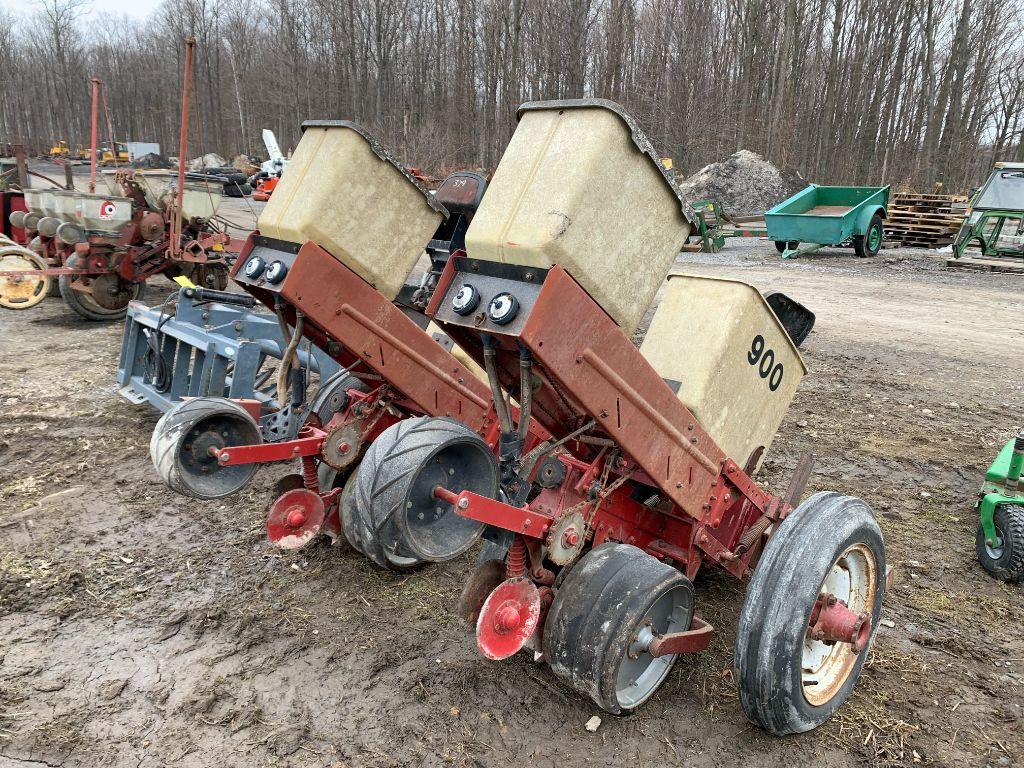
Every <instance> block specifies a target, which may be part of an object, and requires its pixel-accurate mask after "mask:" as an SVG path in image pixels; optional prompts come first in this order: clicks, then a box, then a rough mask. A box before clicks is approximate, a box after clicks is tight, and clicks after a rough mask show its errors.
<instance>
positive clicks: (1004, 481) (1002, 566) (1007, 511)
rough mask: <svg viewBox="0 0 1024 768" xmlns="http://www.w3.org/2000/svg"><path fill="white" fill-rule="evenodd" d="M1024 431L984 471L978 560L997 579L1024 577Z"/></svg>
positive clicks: (980, 502)
mask: <svg viewBox="0 0 1024 768" xmlns="http://www.w3.org/2000/svg"><path fill="white" fill-rule="evenodd" d="M1022 469H1024V432H1021V434H1020V435H1018V436H1017V437H1016V438H1014V439H1013V440H1010V442H1008V443H1007V444H1006V445H1004V446H1003V450H1001V451H1000V452H999V455H998V456H997V457H996V460H995V461H994V462H992V466H991V467H989V468H988V472H986V473H985V482H984V483H982V485H981V492H980V493H979V494H978V502H977V504H976V505H975V507H976V509H977V510H978V517H979V518H980V522H979V523H978V541H977V549H978V560H979V562H981V565H982V567H984V569H985V570H986V571H988V572H989V573H990V574H992V575H993V576H995V577H996V578H997V579H1003V580H1004V581H1021V580H1022V579H1024V486H1022V485H1021V482H1020V476H1021V470H1022Z"/></svg>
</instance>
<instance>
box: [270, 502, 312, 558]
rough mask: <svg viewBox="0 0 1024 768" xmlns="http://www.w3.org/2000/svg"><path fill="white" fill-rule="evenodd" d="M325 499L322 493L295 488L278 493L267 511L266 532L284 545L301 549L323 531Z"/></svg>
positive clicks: (288, 547)
mask: <svg viewBox="0 0 1024 768" xmlns="http://www.w3.org/2000/svg"><path fill="white" fill-rule="evenodd" d="M323 524H324V502H323V499H321V498H320V496H319V494H316V493H314V492H313V491H310V490H307V489H305V488H294V489H292V490H290V491H287V492H285V493H283V494H282V495H281V496H280V497H278V499H277V501H275V502H274V504H273V506H271V508H270V514H268V515H267V536H268V537H269V538H270V540H271V541H272V542H273V543H274V546H277V547H280V548H281V549H299V548H300V547H304V546H306V544H308V543H309V542H311V541H312V540H313V539H315V538H316V536H317V534H318V533H320V528H321V527H322V526H323Z"/></svg>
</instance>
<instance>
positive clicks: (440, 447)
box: [351, 416, 498, 562]
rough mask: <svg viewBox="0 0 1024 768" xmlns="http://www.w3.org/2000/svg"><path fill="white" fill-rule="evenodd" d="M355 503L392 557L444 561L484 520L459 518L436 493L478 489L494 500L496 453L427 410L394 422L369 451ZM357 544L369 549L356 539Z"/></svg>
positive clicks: (359, 475)
mask: <svg viewBox="0 0 1024 768" xmlns="http://www.w3.org/2000/svg"><path fill="white" fill-rule="evenodd" d="M355 476H356V488H355V502H354V503H355V506H356V509H357V510H358V512H359V513H360V514H361V515H362V516H363V517H364V518H365V520H366V521H367V522H368V523H369V524H370V526H371V528H372V531H373V532H374V533H375V536H376V538H377V542H376V543H377V544H379V545H380V546H382V547H383V548H384V550H385V551H386V552H388V553H391V554H390V555H389V556H391V555H397V556H401V557H412V558H415V559H416V560H423V561H428V562H443V561H445V560H451V559H452V558H455V557H458V556H459V555H461V554H462V553H463V552H465V551H466V550H468V549H469V548H470V547H472V546H473V544H474V543H475V542H476V541H477V539H479V538H480V534H481V533H483V524H482V523H477V522H475V521H473V520H469V519H467V518H464V517H461V516H460V515H458V514H457V513H456V512H455V510H454V509H453V508H452V505H451V504H448V503H446V502H443V501H441V500H440V499H438V498H436V497H435V496H434V489H435V488H436V487H437V486H443V487H445V488H447V489H448V490H450V491H454V492H456V493H457V492H459V491H463V490H468V491H474V492H476V493H479V494H482V495H484V496H490V497H491V498H494V497H495V495H496V494H497V491H498V467H497V462H496V461H495V459H494V453H493V452H492V451H491V449H490V448H489V447H488V446H487V444H486V443H485V442H484V441H483V439H482V438H481V437H480V436H479V435H478V434H476V432H474V431H473V430H471V429H470V428H469V427H467V426H466V425H465V424H462V423H461V422H458V421H455V420H454V419H447V418H437V417H428V416H421V417H418V418H412V419H405V420H404V421H400V422H398V423H397V424H393V425H391V426H390V427H388V428H387V429H386V430H384V432H382V433H381V434H380V436H379V437H378V438H377V439H376V440H374V441H373V444H372V445H370V447H369V448H368V449H367V450H366V453H365V455H364V456H363V460H362V463H361V464H360V465H359V470H358V472H356V475H355ZM351 544H352V546H354V547H355V548H356V549H359V550H360V551H363V552H365V554H367V556H369V557H371V559H374V560H375V561H376V559H375V558H373V556H372V555H371V554H370V552H367V551H366V550H363V549H362V547H361V546H360V544H359V543H357V542H356V541H352V542H351Z"/></svg>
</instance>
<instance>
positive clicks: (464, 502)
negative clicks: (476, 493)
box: [459, 499, 469, 509]
mask: <svg viewBox="0 0 1024 768" xmlns="http://www.w3.org/2000/svg"><path fill="white" fill-rule="evenodd" d="M459 509H469V499H459Z"/></svg>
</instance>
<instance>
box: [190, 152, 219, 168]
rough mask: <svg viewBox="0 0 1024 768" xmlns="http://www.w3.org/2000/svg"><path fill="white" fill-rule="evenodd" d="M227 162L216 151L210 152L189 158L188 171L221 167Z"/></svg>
mask: <svg viewBox="0 0 1024 768" xmlns="http://www.w3.org/2000/svg"><path fill="white" fill-rule="evenodd" d="M227 164H228V161H227V160H225V159H224V158H223V157H221V156H220V155H218V154H217V153H216V152H210V153H209V154H208V155H203V156H202V157H197V158H196V159H195V160H189V163H188V169H189V170H190V171H203V170H206V169H207V168H223V167H224V166H225V165H227Z"/></svg>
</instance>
